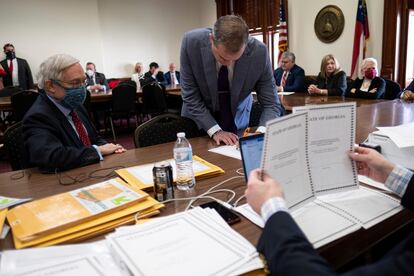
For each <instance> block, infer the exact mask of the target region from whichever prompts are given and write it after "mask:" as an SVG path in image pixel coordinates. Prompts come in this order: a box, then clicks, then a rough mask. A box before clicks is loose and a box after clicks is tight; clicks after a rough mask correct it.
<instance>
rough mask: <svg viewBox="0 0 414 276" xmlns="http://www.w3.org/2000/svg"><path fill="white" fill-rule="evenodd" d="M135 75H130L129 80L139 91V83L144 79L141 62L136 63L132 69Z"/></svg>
mask: <svg viewBox="0 0 414 276" xmlns="http://www.w3.org/2000/svg"><path fill="white" fill-rule="evenodd" d="M134 71H135V73H134V74H132V76H131V80H132V81H134V82H135V83H136V84H137V91H139V90H141V83H140V81H141V80H142V79H144V66H143V65H142V62H137V63H136V64H135V68H134Z"/></svg>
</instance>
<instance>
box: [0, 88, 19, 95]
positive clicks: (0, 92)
mask: <svg viewBox="0 0 414 276" xmlns="http://www.w3.org/2000/svg"><path fill="white" fill-rule="evenodd" d="M20 91H22V89H21V88H20V87H19V86H6V87H4V88H3V89H1V90H0V97H10V96H12V95H14V94H16V93H19V92H20Z"/></svg>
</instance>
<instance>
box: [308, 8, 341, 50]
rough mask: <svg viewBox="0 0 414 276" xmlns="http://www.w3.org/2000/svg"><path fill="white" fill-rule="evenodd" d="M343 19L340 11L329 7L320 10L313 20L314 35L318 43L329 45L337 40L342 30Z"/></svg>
mask: <svg viewBox="0 0 414 276" xmlns="http://www.w3.org/2000/svg"><path fill="white" fill-rule="evenodd" d="M344 25H345V18H344V14H343V13H342V11H341V9H340V8H339V7H337V6H334V5H329V6H326V7H324V8H323V9H321V10H320V11H319V13H318V15H317V16H316V18H315V24H314V28H315V33H316V36H317V37H318V38H319V40H320V41H322V42H325V43H331V42H334V41H335V40H337V39H338V38H339V37H340V36H341V34H342V31H343V30H344Z"/></svg>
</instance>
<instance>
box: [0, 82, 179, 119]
mask: <svg viewBox="0 0 414 276" xmlns="http://www.w3.org/2000/svg"><path fill="white" fill-rule="evenodd" d="M165 92H166V93H167V94H168V95H171V96H181V87H180V86H179V85H175V86H172V85H167V86H166V87H165ZM141 96H142V91H138V92H137V98H139V97H141ZM111 99H112V90H109V91H108V93H103V92H98V93H91V103H92V104H94V103H102V102H110V101H111ZM0 111H7V112H10V111H13V107H12V105H11V99H10V97H0Z"/></svg>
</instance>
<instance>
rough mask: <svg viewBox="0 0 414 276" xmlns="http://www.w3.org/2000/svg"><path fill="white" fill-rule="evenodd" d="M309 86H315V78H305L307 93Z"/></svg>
mask: <svg viewBox="0 0 414 276" xmlns="http://www.w3.org/2000/svg"><path fill="white" fill-rule="evenodd" d="M311 84H316V76H309V75H307V76H305V90H306V91H308V87H309V85H311Z"/></svg>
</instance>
